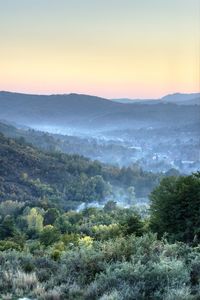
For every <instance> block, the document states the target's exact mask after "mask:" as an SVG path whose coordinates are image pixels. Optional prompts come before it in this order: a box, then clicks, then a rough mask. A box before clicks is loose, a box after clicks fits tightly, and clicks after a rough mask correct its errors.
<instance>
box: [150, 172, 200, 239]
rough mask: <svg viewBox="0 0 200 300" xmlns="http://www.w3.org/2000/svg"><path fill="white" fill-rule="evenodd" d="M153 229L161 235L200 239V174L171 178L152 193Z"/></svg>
mask: <svg viewBox="0 0 200 300" xmlns="http://www.w3.org/2000/svg"><path fill="white" fill-rule="evenodd" d="M150 199H151V206H150V212H151V218H150V226H151V228H152V230H153V231H155V232H158V234H159V236H161V235H163V234H164V233H165V232H166V233H168V234H169V235H170V237H171V238H173V239H174V240H180V241H185V242H191V241H193V240H194V238H195V239H198V240H200V173H199V172H198V173H196V174H193V175H190V176H179V177H167V178H164V179H163V180H162V181H161V183H160V185H159V186H158V187H157V188H156V189H155V190H154V191H153V192H152V193H151V196H150Z"/></svg>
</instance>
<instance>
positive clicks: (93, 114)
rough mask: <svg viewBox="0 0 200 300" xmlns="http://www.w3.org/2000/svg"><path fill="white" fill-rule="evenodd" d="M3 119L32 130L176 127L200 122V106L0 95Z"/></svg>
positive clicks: (91, 97)
mask: <svg viewBox="0 0 200 300" xmlns="http://www.w3.org/2000/svg"><path fill="white" fill-rule="evenodd" d="M0 107H1V110H0V119H5V120H8V121H12V122H16V123H19V124H23V125H26V126H30V127H33V128H39V129H43V127H48V126H49V127H55V128H56V127H58V128H64V129H65V128H73V129H74V130H92V131H94V130H105V129H108V128H109V129H110V128H111V129H112V128H114V129H115V128H119V127H120V128H124V127H125V128H133V127H136V128H137V127H138V128H141V127H145V126H153V127H154V126H163V125H164V126H166V125H168V126H173V124H174V120H176V122H178V123H180V124H185V123H191V122H193V123H195V122H198V120H199V116H200V107H199V106H198V108H197V107H195V106H194V105H188V106H187V107H185V106H182V105H180V106H177V105H174V104H171V103H170V104H167V103H166V104H162V103H160V102H159V103H158V104H155V105H148V104H137V103H136V104H134V105H129V104H122V103H115V102H113V101H109V100H106V99H103V98H98V97H93V96H87V95H77V94H69V95H51V96H44V95H26V94H17V93H8V92H1V93H0Z"/></svg>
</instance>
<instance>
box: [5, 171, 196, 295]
mask: <svg viewBox="0 0 200 300" xmlns="http://www.w3.org/2000/svg"><path fill="white" fill-rule="evenodd" d="M150 198H151V205H150V214H147V215H146V217H145V218H144V217H142V216H141V211H139V210H137V209H136V208H135V207H134V206H132V207H130V208H129V209H125V208H120V207H118V206H117V205H116V203H115V202H114V201H108V202H107V203H106V204H105V205H104V207H103V208H102V209H98V208H86V209H84V210H83V211H81V212H76V211H67V212H65V211H63V210H62V209H60V208H59V206H57V207H55V205H52V204H51V203H49V202H43V203H38V206H37V205H35V206H33V205H32V206H30V205H29V204H28V203H26V202H21V201H20V202H19V201H12V200H6V201H3V202H2V203H1V204H0V216H1V219H0V264H1V271H0V294H1V299H15V298H16V299H18V298H19V297H30V298H32V299H35V298H36V299H46V300H50V299H53V300H54V299H55V300H57V299H83V300H84V299H85V300H86V299H94V300H95V299H101V300H102V299H106V300H107V299H110V300H111V299H117V300H121V299H122V300H127V299H128V300H134V299H135V300H138V299H144V300H146V299H152V300H154V299H158V300H162V299H166V300H172V299H173V300H180V299H185V300H189V299H192V300H197V299H199V293H200V285H199V282H200V268H199V266H200V247H199V241H200V223H199V207H200V173H196V174H193V175H191V176H185V177H173V176H171V177H168V178H164V179H163V180H162V181H161V183H160V185H159V186H158V187H157V188H155V189H154V191H153V192H152V193H151V196H150ZM54 204H55V203H54Z"/></svg>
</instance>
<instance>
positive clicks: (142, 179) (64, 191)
mask: <svg viewBox="0 0 200 300" xmlns="http://www.w3.org/2000/svg"><path fill="white" fill-rule="evenodd" d="M0 166H1V168H0V200H1V201H2V200H8V199H11V200H18V201H30V202H35V201H51V202H55V204H56V205H57V204H58V205H61V206H62V207H63V208H65V209H68V208H74V207H76V206H77V205H78V204H80V203H81V202H91V201H102V200H104V199H105V198H106V197H109V193H112V190H113V189H114V187H115V186H116V187H119V186H121V187H125V188H128V187H129V186H134V187H135V191H136V195H137V196H147V194H148V193H149V192H150V191H151V190H152V188H153V187H155V186H156V184H157V183H158V181H159V176H158V175H155V174H152V173H146V172H143V171H142V170H141V169H139V168H138V167H135V168H134V167H132V168H122V169H119V168H116V167H111V166H107V165H103V164H101V163H99V162H97V161H94V162H93V161H91V160H89V159H87V158H84V157H82V156H78V155H67V154H62V153H47V152H43V151H41V150H38V149H37V148H34V147H33V146H31V145H28V144H26V143H25V142H24V141H22V142H20V141H17V140H14V139H10V138H6V137H5V136H3V135H2V134H0ZM108 182H110V183H111V184H112V185H113V187H112V188H111V185H110V184H109V183H108Z"/></svg>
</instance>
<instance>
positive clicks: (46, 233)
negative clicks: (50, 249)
mask: <svg viewBox="0 0 200 300" xmlns="http://www.w3.org/2000/svg"><path fill="white" fill-rule="evenodd" d="M59 238H60V233H59V231H58V230H57V229H56V228H55V227H54V226H52V225H46V226H44V228H43V230H42V231H41V233H40V242H41V243H42V244H44V245H45V246H49V245H51V244H53V243H55V242H57V241H58V240H59Z"/></svg>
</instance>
